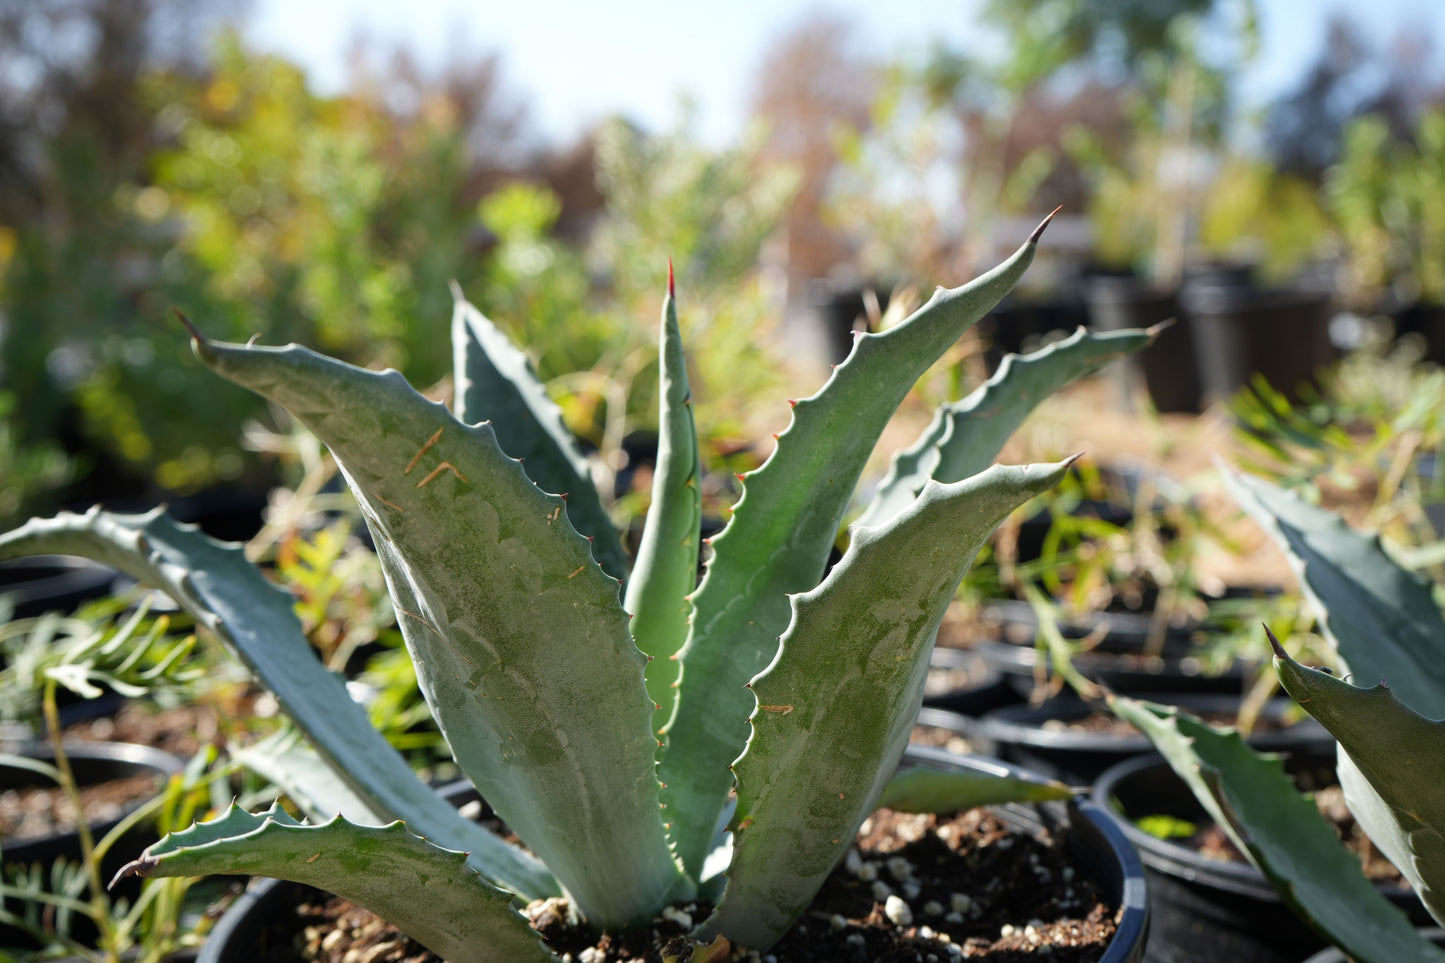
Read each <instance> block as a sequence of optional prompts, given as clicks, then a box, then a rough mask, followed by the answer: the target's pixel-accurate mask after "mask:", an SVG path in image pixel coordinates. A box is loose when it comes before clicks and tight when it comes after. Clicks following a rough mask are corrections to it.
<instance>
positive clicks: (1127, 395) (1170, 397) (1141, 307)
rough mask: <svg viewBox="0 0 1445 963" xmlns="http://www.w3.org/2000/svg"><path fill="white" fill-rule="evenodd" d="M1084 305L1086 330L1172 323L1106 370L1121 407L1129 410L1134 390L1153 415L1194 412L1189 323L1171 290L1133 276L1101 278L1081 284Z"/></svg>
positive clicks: (1195, 374) (1195, 375) (1195, 372)
mask: <svg viewBox="0 0 1445 963" xmlns="http://www.w3.org/2000/svg"><path fill="white" fill-rule="evenodd" d="M1084 303H1085V304H1086V305H1087V307H1088V311H1089V326H1090V327H1091V328H1095V329H1097V330H1100V331H1118V330H1121V329H1124V328H1150V327H1153V326H1154V325H1156V324H1159V323H1161V322H1164V321H1168V320H1171V319H1172V320H1173V322H1174V323H1173V324H1172V325H1170V326H1169V327H1168V328H1166V329H1165V330H1164V331H1162V332H1161V333H1160V334H1159V336H1158V337H1157V338H1156V339H1155V340H1154V343H1153V344H1152V345H1150V347H1149V350H1148V351H1144V352H1141V353H1139V354H1135V355H1130V356H1129V357H1127V358H1124V359H1121V360H1120V361H1118V362H1115V363H1114V365H1113V366H1112V375H1113V377H1114V379H1115V381H1116V383H1117V384H1118V387H1119V395H1120V400H1121V402H1122V404H1123V406H1124V407H1126V408H1132V407H1133V403H1134V399H1135V398H1136V397H1137V396H1138V394H1139V393H1140V391H1146V392H1148V396H1149V400H1150V402H1151V403H1152V404H1153V406H1154V408H1155V409H1156V410H1157V411H1161V412H1197V411H1198V410H1199V401H1200V392H1199V366H1198V364H1197V362H1196V361H1195V355H1194V342H1193V339H1192V338H1191V337H1190V333H1189V319H1188V318H1187V317H1184V316H1182V315H1181V314H1180V312H1179V299H1178V296H1177V295H1176V293H1175V292H1174V291H1173V290H1170V289H1168V288H1160V287H1157V286H1155V285H1153V284H1151V283H1149V282H1147V281H1144V280H1141V279H1139V278H1135V277H1128V276H1116V275H1101V276H1098V277H1093V278H1090V279H1089V280H1088V281H1087V282H1085V284H1084Z"/></svg>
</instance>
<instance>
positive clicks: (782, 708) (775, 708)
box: [758, 706, 793, 715]
mask: <svg viewBox="0 0 1445 963" xmlns="http://www.w3.org/2000/svg"><path fill="white" fill-rule="evenodd" d="M758 708H759V709H761V710H763V711H764V712H781V713H782V714H783V715H787V714H788V713H790V712H792V711H793V707H792V706H758Z"/></svg>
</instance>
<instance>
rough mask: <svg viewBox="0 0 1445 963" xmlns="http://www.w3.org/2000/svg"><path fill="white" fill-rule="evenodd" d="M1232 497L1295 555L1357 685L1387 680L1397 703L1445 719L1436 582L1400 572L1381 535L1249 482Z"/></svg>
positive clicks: (1444, 649)
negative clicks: (1433, 588) (1433, 586)
mask: <svg viewBox="0 0 1445 963" xmlns="http://www.w3.org/2000/svg"><path fill="white" fill-rule="evenodd" d="M1224 478H1225V481H1226V482H1227V483H1228V485H1229V489H1230V493H1231V494H1232V495H1233V496H1234V499H1235V501H1237V502H1238V503H1239V505H1240V507H1241V508H1243V509H1244V510H1245V511H1246V512H1248V513H1249V515H1250V517H1251V518H1253V519H1254V520H1255V521H1256V522H1257V523H1258V524H1259V526H1260V527H1261V528H1263V529H1264V530H1265V531H1266V532H1268V533H1269V534H1270V535H1272V536H1273V537H1274V539H1275V540H1276V541H1277V542H1278V543H1279V544H1280V546H1281V547H1282V548H1284V550H1285V551H1286V553H1287V554H1288V556H1289V559H1290V564H1291V566H1292V567H1293V568H1294V570H1295V574H1296V575H1297V576H1298V577H1299V580H1300V584H1301V586H1303V588H1304V590H1305V592H1306V594H1307V595H1308V597H1309V599H1310V601H1311V602H1312V604H1313V605H1314V607H1315V609H1316V614H1317V615H1318V616H1319V619H1320V625H1321V628H1322V629H1323V630H1324V634H1325V636H1326V638H1328V639H1329V641H1330V643H1331V644H1332V645H1334V647H1335V649H1336V651H1338V652H1339V655H1340V658H1342V659H1343V660H1344V661H1345V663H1346V665H1347V667H1348V669H1349V671H1350V672H1352V673H1354V675H1355V676H1356V677H1357V678H1360V679H1365V680H1370V681H1374V680H1377V679H1386V680H1388V681H1389V683H1390V686H1391V688H1392V689H1393V690H1394V693H1395V696H1396V698H1398V699H1399V700H1400V701H1401V702H1403V703H1405V704H1406V705H1407V706H1409V707H1410V708H1411V709H1414V710H1415V711H1416V712H1418V713H1420V714H1421V715H1423V716H1426V717H1428V718H1431V719H1445V618H1442V617H1441V614H1440V608H1439V606H1437V605H1436V604H1435V599H1434V597H1433V595H1432V594H1431V589H1430V583H1429V582H1428V581H1427V580H1426V579H1425V578H1423V577H1422V576H1420V575H1418V574H1416V573H1414V572H1411V571H1409V570H1407V569H1405V568H1403V567H1402V566H1401V565H1399V564H1398V563H1397V562H1396V561H1395V560H1394V559H1393V558H1391V557H1390V554H1389V553H1388V552H1386V551H1385V548H1384V546H1383V545H1381V544H1380V538H1379V536H1378V535H1377V534H1365V533H1363V532H1357V531H1355V530H1354V529H1352V528H1350V527H1349V526H1348V525H1346V524H1345V522H1344V520H1343V519H1341V518H1340V517H1339V516H1338V515H1336V514H1335V513H1333V512H1331V511H1328V510H1326V509H1323V508H1317V507H1315V506H1313V505H1310V504H1307V503H1306V502H1304V501H1302V500H1300V498H1299V497H1298V496H1296V495H1294V494H1292V493H1290V492H1287V491H1285V490H1284V489H1282V488H1279V487H1277V486H1275V485H1272V484H1270V483H1269V482H1267V481H1264V480H1263V479H1260V478H1255V477H1253V476H1250V475H1243V474H1236V473H1233V472H1230V471H1227V470H1226V471H1225V472H1224Z"/></svg>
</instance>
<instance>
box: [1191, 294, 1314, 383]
mask: <svg viewBox="0 0 1445 963" xmlns="http://www.w3.org/2000/svg"><path fill="white" fill-rule="evenodd" d="M1180 306H1181V308H1182V309H1183V311H1184V313H1185V314H1186V315H1188V317H1189V329H1190V336H1191V338H1192V339H1193V345H1194V354H1195V357H1196V358H1197V359H1198V363H1199V376H1200V387H1201V390H1202V392H1203V396H1204V401H1205V403H1206V404H1209V403H1213V402H1217V401H1222V400H1224V399H1227V398H1229V397H1230V396H1231V395H1233V394H1234V393H1235V392H1236V391H1238V390H1239V389H1240V388H1243V387H1244V386H1245V385H1247V384H1249V382H1250V379H1251V378H1253V377H1254V376H1255V375H1256V374H1259V375H1262V376H1263V377H1264V378H1265V379H1266V380H1267V381H1268V382H1269V383H1270V385H1271V386H1273V387H1274V388H1276V389H1278V390H1279V391H1281V392H1283V393H1284V394H1286V395H1289V396H1291V397H1298V389H1299V387H1300V386H1301V385H1303V384H1305V383H1307V382H1310V381H1311V380H1313V378H1314V376H1315V374H1316V372H1318V371H1319V369H1320V368H1321V367H1323V366H1325V365H1327V364H1329V363H1330V362H1332V361H1334V360H1335V357H1336V351H1335V347H1334V345H1333V343H1332V342H1331V341H1330V330H1329V328H1330V301H1329V298H1328V297H1327V296H1326V295H1324V294H1320V293H1316V292H1312V291H1305V290H1299V289H1294V288H1256V287H1251V286H1239V285H1223V284H1195V285H1189V286H1186V287H1185V288H1184V290H1183V292H1182V293H1181V295H1180Z"/></svg>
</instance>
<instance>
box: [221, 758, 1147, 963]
mask: <svg viewBox="0 0 1445 963" xmlns="http://www.w3.org/2000/svg"><path fill="white" fill-rule="evenodd" d="M905 760H906V762H907V763H911V764H920V765H932V766H947V767H958V768H961V769H966V770H973V771H978V772H997V773H1003V772H1012V773H1015V774H1019V773H1020V772H1021V771H1020V770H1017V769H1014V768H1012V767H1009V766H1006V765H1003V764H1001V763H996V762H993V761H991V760H983V759H976V758H965V757H961V756H956V755H953V754H950V753H947V752H942V751H940V750H934V749H929V748H926V747H918V748H914V747H910V749H909V750H908V754H907V756H906V757H905ZM995 812H997V813H999V815H1000V816H1001V818H1002V819H1003V820H1004V822H1005V823H1007V824H1008V825H1009V826H1010V827H1011V828H1013V829H1015V830H1018V831H1023V832H1037V831H1039V830H1040V829H1043V828H1046V827H1048V826H1051V825H1060V824H1063V823H1065V822H1067V823H1069V824H1070V825H1071V826H1072V827H1073V828H1074V830H1075V831H1074V832H1073V833H1071V835H1070V837H1069V838H1070V840H1071V842H1072V845H1073V855H1074V858H1075V865H1076V867H1077V872H1078V873H1079V874H1081V875H1086V876H1088V877H1090V878H1094V879H1097V880H1099V881H1100V882H1101V883H1102V884H1103V886H1104V889H1105V891H1106V893H1107V894H1108V895H1109V897H1110V898H1111V900H1113V901H1114V902H1115V904H1116V905H1117V906H1118V907H1119V923H1118V931H1117V933H1116V934H1115V936H1114V939H1113V941H1112V942H1111V943H1110V945H1109V947H1108V949H1107V950H1106V951H1105V953H1104V954H1103V955H1102V956H1100V957H1099V963H1142V961H1143V959H1144V945H1145V939H1146V936H1147V933H1148V930H1149V915H1148V914H1149V909H1148V900H1147V897H1146V894H1145V890H1144V876H1143V869H1142V866H1141V864H1140V862H1139V856H1138V854H1137V853H1136V852H1135V851H1134V849H1133V847H1132V846H1131V845H1130V844H1129V842H1128V841H1127V839H1126V838H1125V837H1124V835H1123V833H1122V832H1121V831H1120V829H1119V827H1118V826H1117V825H1116V824H1115V822H1114V820H1112V819H1111V818H1110V817H1109V816H1108V815H1106V814H1105V813H1103V812H1102V811H1100V810H1099V809H1098V808H1097V807H1095V806H1094V805H1093V804H1092V803H1087V802H1080V803H1077V804H1069V805H1065V804H1063V803H1046V804H1042V805H1038V806H1032V807H1030V806H1020V805H1006V806H999V807H995ZM318 895H320V893H319V891H318V890H315V889H313V888H310V887H306V886H300V885H297V884H295V883H289V882H285V881H282V880H270V879H268V880H260V881H258V882H257V883H255V884H254V885H253V886H252V888H251V889H250V890H249V891H248V892H247V893H246V894H244V895H243V896H242V897H241V898H240V899H238V900H237V901H236V902H235V903H234V904H232V906H231V908H230V909H228V910H227V911H226V913H225V915H224V916H222V917H221V919H220V921H219V922H218V923H217V924H216V927H215V929H214V930H212V931H211V935H210V937H209V938H208V939H207V940H206V944H205V946H204V947H203V948H202V950H201V954H200V956H199V957H198V961H197V963H253V961H255V960H263V959H268V958H269V957H268V955H267V952H268V950H267V948H268V946H273V945H275V943H274V941H275V940H276V939H278V938H282V939H289V934H290V933H291V932H292V931H293V930H294V924H292V927H291V928H288V927H287V923H289V922H290V921H289V920H287V919H286V916H287V914H289V913H290V911H291V910H292V909H293V908H294V907H295V906H296V904H297V903H298V902H300V901H302V900H305V899H308V898H314V897H316V896H318ZM1001 922H1003V921H1001ZM288 948H289V945H288ZM777 963H789V961H787V960H782V959H779V960H778V961H777Z"/></svg>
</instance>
